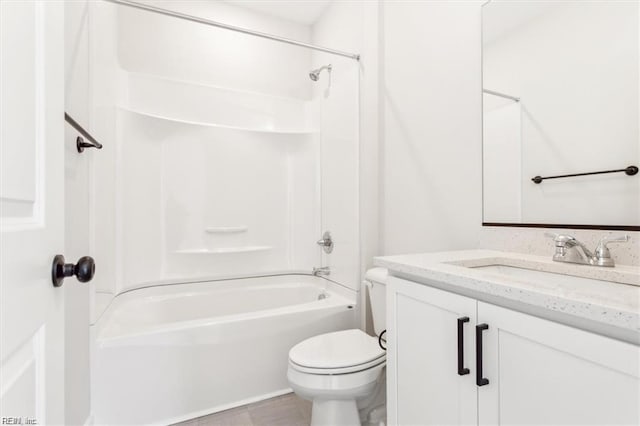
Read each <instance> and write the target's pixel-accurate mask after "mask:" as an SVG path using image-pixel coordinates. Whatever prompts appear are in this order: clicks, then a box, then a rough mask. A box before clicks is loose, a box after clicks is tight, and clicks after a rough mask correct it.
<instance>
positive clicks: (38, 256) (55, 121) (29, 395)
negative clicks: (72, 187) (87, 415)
mask: <svg viewBox="0 0 640 426" xmlns="http://www.w3.org/2000/svg"><path fill="white" fill-rule="evenodd" d="M63 16H64V15H63V3H62V2H51V1H7V0H2V1H0V80H1V83H0V84H1V85H0V91H1V96H0V97H1V110H0V129H1V130H0V132H1V133H0V137H1V139H0V162H1V163H0V166H1V170H0V177H1V180H0V240H1V243H0V244H1V246H0V247H1V252H0V418H2V423H4V424H7V423H11V422H13V421H14V419H15V418H18V419H20V420H21V421H22V424H28V423H33V422H37V424H40V425H42V424H62V423H63V422H64V399H63V397H64V379H63V371H64V329H63V319H64V317H63V315H64V312H63V306H64V305H63V302H64V299H63V289H62V288H54V287H53V285H52V281H51V262H52V260H53V257H54V255H55V254H57V253H62V249H63V243H64V241H63V232H64V229H63V226H64V216H63V213H64V212H63V207H64V190H63V188H64V176H63V174H64V168H63V167H64V163H63V161H64V157H63V155H64V149H63V145H62V144H63V138H64V126H63V123H64V111H63V107H64V91H63V89H64V63H63V59H64V54H63V41H64V34H63ZM5 418H9V419H8V420H5Z"/></svg>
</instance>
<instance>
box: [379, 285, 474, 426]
mask: <svg viewBox="0 0 640 426" xmlns="http://www.w3.org/2000/svg"><path fill="white" fill-rule="evenodd" d="M387 312H388V317H387V327H388V328H387V330H388V331H387V342H388V349H387V377H388V385H387V395H388V398H387V401H388V404H387V408H388V413H389V416H388V417H389V419H388V420H389V423H390V424H392V425H403V426H408V425H463V424H464V425H470V424H477V390H476V386H475V384H474V383H475V382H474V379H473V378H474V377H475V376H474V368H475V360H474V350H473V346H472V345H473V342H474V338H473V330H474V325H475V323H476V301H475V300H473V299H469V298H466V297H463V296H459V295H456V294H453V293H449V292H446V291H442V290H437V289H434V288H431V287H427V286H424V285H421V284H417V283H413V282H410V281H405V280H402V279H398V278H390V279H389V282H388V287H387ZM462 317H467V318H469V321H468V322H466V323H462V324H463V327H462V328H463V343H464V345H463V349H464V352H463V365H464V367H465V368H467V369H469V370H470V371H469V373H468V374H465V375H459V374H458V318H462Z"/></svg>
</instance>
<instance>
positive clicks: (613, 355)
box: [387, 277, 640, 426]
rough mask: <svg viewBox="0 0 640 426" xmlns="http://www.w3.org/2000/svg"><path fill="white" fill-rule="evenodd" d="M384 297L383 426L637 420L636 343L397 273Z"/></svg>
mask: <svg viewBox="0 0 640 426" xmlns="http://www.w3.org/2000/svg"><path fill="white" fill-rule="evenodd" d="M387 296H388V299H387V309H388V318H387V327H388V331H387V340H388V353H387V372H388V373H387V374H388V387H387V389H388V421H389V424H391V425H402V426H405V425H406V426H408V425H442V424H449V425H456V424H479V425H497V424H502V425H514V424H530V425H561V424H572V425H578V424H580V425H589V424H590V425H617V424H624V425H638V424H640V347H638V346H635V345H633V344H630V343H626V342H622V341H618V340H614V339H611V338H608V337H604V336H600V335H597V334H593V333H590V332H587V331H583V330H579V329H576V328H573V327H569V326H566V325H563V324H559V323H556V322H553V321H548V320H545V319H541V318H538V317H534V316H531V315H527V314H524V313H520V312H516V311H513V310H510V309H505V308H502V307H499V306H496V305H492V304H488V303H484V302H479V301H477V300H475V299H473V298H469V297H465V296H460V295H458V294H455V293H450V292H447V291H443V290H440V289H436V288H433V287H429V286H426V285H423V284H418V283H414V282H412V281H407V280H403V279H399V278H396V277H391V278H390V279H389V282H388V287H387ZM464 317H468V318H469V321H468V322H466V323H464V325H463V329H462V331H463V335H462V341H461V342H459V341H458V340H459V339H458V334H459V333H458V319H459V318H464ZM459 343H462V345H459ZM478 343H482V350H481V351H480V353H479V351H478V350H479V349H480V348H479V347H478V346H477V344H478ZM458 348H461V350H462V361H463V364H464V365H463V366H464V368H468V369H469V370H470V371H469V374H464V373H465V371H464V370H461V371H458V351H459V349H458ZM476 361H477V362H478V363H479V365H476ZM480 366H481V367H482V376H480V377H478V376H477V374H478V370H479V368H478V367H480ZM459 373H462V375H460V374H459ZM482 379H486V380H487V381H488V383H487V384H482V383H483V381H482ZM478 384H481V385H480V386H479V385H478Z"/></svg>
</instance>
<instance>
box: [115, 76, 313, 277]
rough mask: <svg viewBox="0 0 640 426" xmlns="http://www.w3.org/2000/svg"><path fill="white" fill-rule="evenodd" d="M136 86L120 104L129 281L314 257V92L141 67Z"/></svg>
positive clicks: (291, 266) (240, 271)
mask: <svg viewBox="0 0 640 426" xmlns="http://www.w3.org/2000/svg"><path fill="white" fill-rule="evenodd" d="M129 86H130V87H129V91H128V93H129V102H127V104H126V105H123V107H122V108H121V111H120V114H119V117H120V125H121V126H120V128H121V139H122V146H121V159H122V161H121V167H122V172H123V173H122V175H123V178H124V181H123V185H122V193H123V197H124V199H123V201H124V202H123V203H122V204H121V205H122V206H123V210H124V214H123V218H122V219H123V220H122V224H123V242H124V246H123V251H124V259H123V263H124V282H125V283H126V286H135V285H138V284H140V283H144V282H149V281H155V280H162V279H168V278H180V279H190V278H198V277H211V276H229V275H247V274H256V273H262V272H273V271H287V270H310V269H311V268H312V267H313V266H317V265H316V263H317V262H318V261H319V256H320V254H319V251H318V249H317V246H316V245H315V241H316V240H317V237H318V235H319V234H320V195H319V194H320V183H319V182H320V171H319V170H320V165H319V158H320V136H319V133H318V132H317V131H316V130H315V129H314V127H313V109H312V107H311V105H310V102H309V101H305V100H299V99H288V98H278V97H273V96H265V95H261V94H258V93H249V92H237V96H236V97H234V96H233V94H234V93H236V92H234V91H232V90H229V89H219V88H215V87H211V86H197V89H196V88H194V85H192V84H189V83H180V82H176V81H168V80H163V79H158V78H148V79H144V78H143V77H142V76H140V75H136V76H135V77H134V78H130V79H129ZM171 101H174V102H171Z"/></svg>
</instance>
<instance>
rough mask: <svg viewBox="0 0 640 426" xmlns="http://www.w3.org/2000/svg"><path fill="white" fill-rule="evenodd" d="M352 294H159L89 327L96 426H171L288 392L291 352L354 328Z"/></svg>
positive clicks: (194, 289) (259, 285)
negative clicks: (313, 338)
mask: <svg viewBox="0 0 640 426" xmlns="http://www.w3.org/2000/svg"><path fill="white" fill-rule="evenodd" d="M355 300H356V296H355V293H353V292H351V291H349V290H345V289H344V288H343V287H341V286H339V285H337V284H334V283H332V282H330V281H328V280H325V279H322V278H318V277H312V276H304V275H282V276H272V277H261V278H247V279H235V280H225V281H209V282H200V283H191V284H178V285H162V286H155V287H149V288H144V289H139V290H134V291H130V292H128V293H125V294H122V295H120V296H118V297H116V298H115V300H114V301H113V302H112V303H111V305H110V306H109V308H108V309H107V311H106V312H105V314H104V315H103V316H102V318H100V320H99V321H98V322H97V323H96V325H95V326H94V327H93V330H92V333H93V336H94V339H95V345H94V348H93V355H92V356H93V365H92V408H93V415H94V421H95V423H96V424H110V425H112V424H136V425H138V424H170V423H174V422H178V421H182V420H186V419H189V418H193V417H197V416H201V415H205V414H209V413H212V412H216V411H220V410H224V409H227V408H231V407H234V406H238V405H243V404H246V403H249V402H253V401H257V400H260V399H264V398H268V397H271V396H275V395H279V394H282V393H286V392H289V391H290V389H289V385H288V383H287V378H286V371H287V359H288V356H287V355H288V352H289V349H290V348H291V347H292V346H293V345H295V344H296V343H298V342H300V341H301V340H304V339H306V338H307V337H310V336H313V335H316V334H319V333H326V332H329V331H336V330H342V329H347V328H352V327H354V325H355V321H356V315H355V310H356V309H355Z"/></svg>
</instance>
